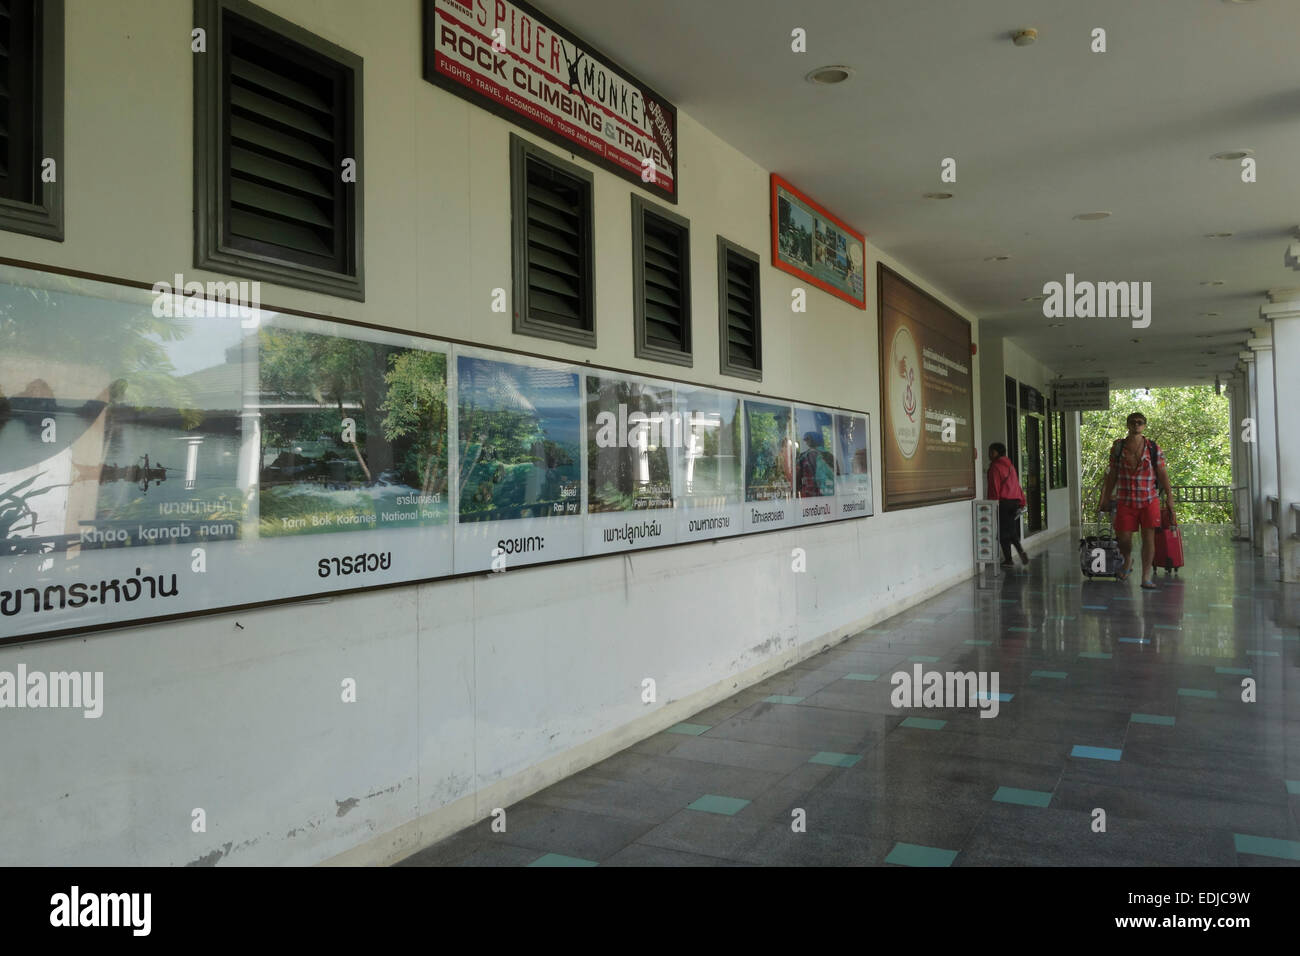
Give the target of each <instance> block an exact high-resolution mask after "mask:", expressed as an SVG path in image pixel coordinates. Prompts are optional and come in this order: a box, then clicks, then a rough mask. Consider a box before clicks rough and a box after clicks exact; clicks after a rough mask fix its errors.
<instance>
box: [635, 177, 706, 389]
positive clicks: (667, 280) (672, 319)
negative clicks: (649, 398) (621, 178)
mask: <svg viewBox="0 0 1300 956" xmlns="http://www.w3.org/2000/svg"><path fill="white" fill-rule="evenodd" d="M690 259H691V246H690V223H688V222H687V221H686V219H684V218H682V217H681V216H679V215H677V214H676V213H672V212H669V211H667V210H664V209H660V208H658V207H657V206H653V205H651V204H650V203H648V202H646V201H645V200H644V199H642V198H641V197H640V196H636V195H634V196H633V197H632V295H633V318H634V321H635V327H636V355H637V357H638V358H648V359H653V360H656V361H660V362H672V363H674V364H677V365H691V364H692V361H693V359H692V356H691V271H690Z"/></svg>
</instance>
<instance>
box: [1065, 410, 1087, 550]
mask: <svg viewBox="0 0 1300 956" xmlns="http://www.w3.org/2000/svg"><path fill="white" fill-rule="evenodd" d="M1080 418H1081V415H1080V413H1079V412H1066V413H1065V421H1066V426H1065V433H1066V434H1067V435H1068V436H1069V440H1068V441H1067V442H1066V443H1065V473H1066V474H1067V475H1069V482H1070V524H1071V525H1073V526H1074V527H1076V528H1077V527H1078V526H1079V525H1080V524H1082V523H1083V522H1084V521H1086V520H1088V519H1087V518H1086V517H1085V516H1084V514H1083V445H1082V444H1081V442H1080V440H1079V426H1080V425H1081V424H1082V422H1081V421H1080Z"/></svg>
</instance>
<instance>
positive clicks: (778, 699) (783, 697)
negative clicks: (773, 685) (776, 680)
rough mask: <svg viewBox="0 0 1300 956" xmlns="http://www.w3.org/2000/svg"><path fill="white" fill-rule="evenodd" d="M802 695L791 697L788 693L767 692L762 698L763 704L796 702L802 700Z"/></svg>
mask: <svg viewBox="0 0 1300 956" xmlns="http://www.w3.org/2000/svg"><path fill="white" fill-rule="evenodd" d="M802 700H803V698H802V697H791V696H790V695H788V694H769V695H768V696H766V697H764V698H763V703H765V704H797V703H799V702H800V701H802Z"/></svg>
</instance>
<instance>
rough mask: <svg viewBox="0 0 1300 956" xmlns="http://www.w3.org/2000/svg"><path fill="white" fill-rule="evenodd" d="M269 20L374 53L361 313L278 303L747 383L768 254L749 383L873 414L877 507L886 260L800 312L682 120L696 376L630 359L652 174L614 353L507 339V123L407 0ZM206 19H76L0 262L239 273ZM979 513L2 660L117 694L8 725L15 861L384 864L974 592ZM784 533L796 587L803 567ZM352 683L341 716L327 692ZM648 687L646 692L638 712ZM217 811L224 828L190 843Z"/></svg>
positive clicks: (214, 827) (101, 12)
mask: <svg viewBox="0 0 1300 956" xmlns="http://www.w3.org/2000/svg"><path fill="white" fill-rule="evenodd" d="M264 5H265V6H266V7H267V8H268V9H271V10H272V11H274V12H276V13H278V14H280V15H281V16H284V17H286V18H288V19H291V20H293V21H295V22H297V23H299V24H301V25H302V26H304V27H305V28H307V29H309V30H311V31H313V32H315V33H317V34H319V35H320V36H323V37H324V38H326V39H328V40H330V41H332V42H334V43H337V44H339V45H340V46H343V47H345V48H347V49H350V50H352V51H354V52H356V53H357V54H359V55H361V56H362V57H363V58H364V61H365V66H364V70H365V74H364V87H365V110H364V116H365V130H364V137H365V139H364V145H365V152H364V156H365V168H364V169H362V171H361V175H362V178H363V182H364V188H365V233H364V241H365V248H366V301H365V302H364V303H356V302H351V301H345V300H341V299H334V298H331V297H329V296H326V295H320V294H315V293H311V292H306V291H301V290H294V289H287V288H281V287H278V286H274V285H272V284H269V283H263V286H262V301H263V303H264V305H265V306H269V307H275V306H282V307H289V308H298V309H304V310H309V311H314V312H318V313H322V314H327V315H335V316H340V317H346V318H351V319H356V320H360V321H364V322H372V323H376V324H380V325H384V326H388V327H393V328H399V329H409V330H414V331H419V332H425V333H432V334H436V335H445V336H449V337H457V338H464V339H469V340H472V341H477V342H482V343H484V344H488V345H505V346H511V347H514V348H520V349H524V350H528V351H533V352H537V353H542V354H548V355H554V356H557V357H561V358H575V359H578V360H590V361H592V362H595V363H600V364H605V365H610V366H616V367H621V368H627V369H633V370H643V371H645V372H649V373H658V374H665V375H669V376H673V377H682V378H690V379H692V380H694V381H697V382H700V383H703V384H715V385H725V386H730V387H740V388H742V389H746V390H752V389H751V386H750V385H749V384H748V383H745V382H742V381H738V380H735V379H725V378H723V377H722V376H721V375H720V374H719V373H718V371H717V369H718V355H717V348H718V345H717V335H716V334H715V331H714V330H715V329H716V328H717V306H716V281H715V276H716V263H715V241H714V236H715V235H716V234H717V233H721V234H723V235H725V236H726V237H727V238H729V239H731V240H733V241H736V242H738V243H740V244H742V245H744V246H746V247H747V248H749V249H752V250H754V251H756V252H758V253H759V254H760V255H761V257H762V260H763V262H764V268H763V269H762V270H761V271H762V282H763V290H762V291H763V320H764V364H765V369H764V380H763V382H762V384H761V385H760V386H758V390H761V391H762V392H764V393H769V394H777V395H782V396H786V397H792V398H796V399H799V400H804V401H808V402H811V403H822V404H831V405H842V406H847V407H852V408H858V409H863V410H866V411H868V412H869V413H870V414H871V415H872V423H873V439H872V464H873V473H874V475H875V478H876V480H875V488H876V490H875V499H876V500H875V507H876V510H877V512H879V509H880V492H879V488H880V480H879V476H880V449H879V435H880V429H879V424H880V417H879V407H878V406H879V395H878V384H877V369H878V358H877V327H876V301H875V283H874V282H873V281H871V274H870V273H868V276H867V278H868V281H867V288H868V297H869V298H868V308H867V310H866V311H865V312H863V311H860V310H858V309H855V308H853V307H851V306H849V305H847V304H845V303H842V302H840V301H839V300H838V299H835V298H833V297H831V296H829V295H826V294H823V293H821V292H819V291H818V290H816V289H809V293H808V294H809V299H808V307H809V311H808V312H807V313H806V314H800V315H792V314H791V313H790V310H789V302H790V290H791V289H792V288H793V287H794V286H795V285H797V284H798V283H797V281H796V280H795V279H794V278H793V277H791V276H788V275H786V274H785V273H782V272H779V271H777V270H776V269H773V268H770V267H768V260H769V254H768V250H769V246H770V242H769V234H768V228H769V227H768V223H769V219H768V173H767V171H766V170H763V169H760V168H759V167H758V166H756V165H755V164H754V163H753V162H751V161H750V160H748V159H747V158H746V157H744V156H743V155H741V154H740V153H739V152H737V151H736V150H734V149H732V148H731V147H729V146H728V145H726V144H725V143H723V142H721V141H719V140H718V139H716V138H715V137H714V136H712V135H711V134H710V133H709V132H708V130H706V129H705V128H703V127H702V126H701V125H700V124H699V123H697V122H695V121H693V120H692V119H691V118H690V117H689V116H688V115H686V114H685V113H679V131H678V141H679V143H680V155H681V160H680V162H681V181H682V195H681V204H680V206H679V207H678V208H677V211H678V212H679V213H681V214H682V215H684V216H686V217H688V218H689V219H690V221H691V238H692V260H693V261H692V266H693V274H694V283H695V295H694V323H695V325H694V329H695V342H696V360H695V367H694V369H692V370H690V371H689V372H683V371H681V370H679V369H676V368H675V367H672V366H659V365H656V364H654V363H651V362H646V361H639V360H637V359H635V358H633V349H632V319H631V309H630V300H631V262H630V257H631V251H630V241H631V240H630V227H629V225H628V222H629V215H630V203H629V199H628V196H629V194H630V192H631V191H632V190H633V188H634V187H633V186H632V185H631V184H629V183H627V182H625V181H623V180H621V179H618V178H616V177H614V176H613V175H611V174H609V173H606V172H604V171H603V170H596V171H595V182H596V186H595V201H596V209H597V221H596V234H597V250H596V301H597V309H598V316H597V323H598V333H599V341H600V347H599V349H596V350H586V349H575V348H573V347H570V346H565V345H562V344H559V343H552V342H547V341H545V340H541V339H531V338H525V337H519V336H513V335H512V334H511V332H510V322H509V317H508V316H502V315H499V314H495V313H492V312H490V311H489V308H488V306H489V300H490V294H491V290H492V289H493V288H495V287H498V286H501V287H504V288H506V289H507V290H509V289H510V287H511V282H510V275H509V261H510V260H509V248H510V246H509V240H510V235H509V208H508V192H509V190H508V186H509V157H508V137H509V134H510V133H511V132H520V131H519V130H517V129H516V128H514V127H512V126H510V125H509V124H507V123H506V122H504V121H502V120H500V119H497V118H496V117H493V116H491V115H490V114H488V113H486V112H484V111H483V110H481V109H478V108H477V107H474V106H471V105H470V104H468V103H467V102H465V101H463V100H460V99H458V98H456V97H454V96H452V95H450V94H448V93H446V92H443V91H442V90H439V89H437V88H435V87H434V86H432V85H431V84H429V83H426V82H425V81H423V80H422V79H421V77H420V39H419V37H420V30H419V24H420V14H419V4H418V3H417V2H416V0H406V2H401V3H397V2H392V3H382V4H358V3H355V2H354V0H317V2H314V3H312V4H303V3H294V2H291V0H273V2H267V3H265V4H264ZM190 21H191V6H190V4H188V3H166V2H158V0H154V2H150V0H115V2H114V3H112V4H101V3H98V2H94V0H68V4H67V55H66V60H67V63H68V77H67V103H66V128H67V134H66V137H67V144H68V145H67V155H66V159H65V163H64V173H65V176H66V180H65V181H66V206H67V222H66V241H65V242H63V243H52V242H45V241H41V240H38V239H35V238H31V237H25V236H17V235H13V234H7V233H0V255H4V256H8V257H13V258H17V259H23V260H28V261H32V262H38V263H41V264H46V265H51V266H58V267H64V268H71V269H77V270H82V271H85V272H90V273H95V274H101V275H109V276H115V277H119V278H126V279H132V280H139V281H144V282H148V283H152V282H154V281H156V280H160V279H170V278H171V277H172V275H173V274H175V273H177V272H181V273H184V274H185V276H186V278H187V279H189V278H197V279H200V280H203V279H208V278H226V277H225V276H222V275H218V274H213V273H200V272H199V271H198V270H194V269H193V268H192V267H191V262H192V261H193V225H192V219H191V210H192V206H193V202H194V197H193V195H192V176H193V169H192V146H191V144H192V90H191V82H192V63H191V55H192V54H191V53H190V52H189V47H188V36H189V30H190V26H191V23H190ZM634 42H635V38H634V37H629V38H628V44H632V43H634ZM608 52H609V54H610V55H611V56H613V57H614V58H616V59H617V58H618V57H619V53H620V51H619V50H618V49H611V50H609V51H608ZM109 78H111V79H109ZM645 79H646V80H647V81H648V82H650V83H651V84H652V85H653V84H654V83H655V81H656V80H657V79H659V78H658V77H655V76H647V77H645ZM521 135H528V134H523V133H521ZM529 138H532V137H529ZM543 145H546V144H543ZM546 148H547V149H551V150H552V151H553V152H554V151H556V150H554V148H553V147H550V146H549V145H546ZM576 161H577V162H579V163H580V164H584V165H586V164H585V163H583V160H582V159H581V157H578V158H577V159H576ZM857 225H859V226H860V227H869V225H870V224H869V223H859V224H857ZM876 258H881V259H883V260H884V261H885V262H886V264H888V265H889V266H891V267H892V268H894V269H896V270H897V271H899V272H900V273H902V274H903V275H905V276H907V277H908V278H910V279H912V280H913V281H915V282H917V283H918V284H920V285H922V286H923V287H925V288H928V289H929V290H930V291H932V292H936V290H934V289H933V287H932V286H928V285H927V284H926V283H925V282H924V281H923V279H922V278H921V277H919V276H916V275H914V274H912V273H910V272H909V270H907V269H905V268H903V267H902V266H901V265H900V264H898V263H896V262H893V261H891V260H889V259H888V258H887V257H883V256H880V255H879V254H878V253H877V251H876V250H874V249H873V248H872V247H870V246H868V247H867V257H866V261H867V263H868V268H873V267H874V262H873V259H876ZM936 294H937V293H936ZM939 297H940V298H944V297H943V296H942V295H941V294H940V295H939ZM944 301H945V302H947V303H948V304H949V305H950V306H952V307H953V308H954V309H956V310H957V311H958V312H960V313H961V314H963V315H965V316H967V317H968V318H969V317H970V313H969V312H967V311H965V310H963V309H962V308H961V307H960V306H959V304H957V303H955V302H953V301H952V300H951V299H944ZM975 377H976V382H975V394H977V395H978V394H979V381H978V379H979V371H978V366H976V369H975ZM996 384H997V387H998V388H999V389H1000V388H1001V382H1000V381H999V382H998V383H996ZM976 441H977V443H979V442H982V438H981V437H979V436H978V435H977V438H976ZM1059 513H1060V512H1058V511H1054V512H1053V514H1059ZM969 514H970V507H969V504H968V503H967V502H960V503H954V504H949V505H941V506H935V507H931V508H924V509H917V510H910V511H903V512H896V513H893V514H888V515H884V514H879V513H878V514H877V515H876V516H875V517H872V518H869V519H866V520H861V521H852V522H847V523H842V524H837V525H830V526H826V527H818V528H809V529H798V530H790V531H782V532H774V533H769V534H765V535H758V536H751V537H745V538H740V539H732V540H726V541H720V542H716V543H705V544H695V545H688V546H681V547H675V548H670V549H665V550H660V551H656V552H653V553H644V554H636V553H633V554H630V555H627V556H623V557H611V558H601V559H593V560H586V561H582V562H578V563H570V564H565V565H559V566H555V567H549V568H538V569H531V570H529V569H521V570H512V571H509V572H507V573H506V574H504V575H498V576H484V577H480V578H473V579H461V580H456V581H448V582H441V583H433V584H427V585H420V586H411V587H406V588H397V589H391V590H385V591H378V592H373V593H369V594H361V595H354V596H346V597H337V598H325V599H320V600H315V601H308V602H301V603H298V604H292V605H285V606H279V607H275V608H269V609H262V610H253V611H247V612H240V613H227V614H219V615H215V616H211V617H205V618H202V619H191V620H187V621H183V622H180V623H170V624H160V625H152V626H143V627H134V628H129V629H122V630H117V631H110V632H106V633H100V634H96V635H93V636H88V637H86V638H77V637H73V638H66V639H59V640H53V641H45V642H40V643H35V644H30V645H17V646H9V647H5V648H0V669H5V670H10V671H13V670H14V669H15V668H16V666H17V665H18V663H20V662H21V663H24V664H26V666H27V667H28V668H29V670H73V669H75V670H92V671H93V670H102V671H103V672H104V674H105V695H106V703H105V708H104V714H103V716H102V717H101V718H99V719H98V720H87V719H84V718H83V717H82V716H81V714H80V712H72V711H53V710H50V711H32V710H24V711H7V712H6V714H5V716H4V720H5V733H4V734H3V735H0V766H3V767H4V768H5V772H4V773H3V774H0V806H3V807H4V809H5V812H4V814H3V815H0V864H59V865H62V864H72V863H76V864H79V865H86V864H92V865H96V864H157V865H178V864H184V863H189V862H203V863H214V862H221V863H234V864H269V863H291V864H310V863H316V862H321V861H325V860H329V859H331V858H334V859H336V860H346V861H349V862H383V861H388V860H392V859H395V858H398V857H400V856H402V855H404V854H406V853H409V852H411V851H413V850H415V849H418V848H419V847H420V846H421V845H423V844H424V843H427V842H428V841H431V840H432V839H435V838H437V837H440V836H442V835H445V834H446V833H448V832H450V831H451V830H452V829H454V828H456V827H459V826H463V825H465V824H468V823H469V822H471V821H472V820H474V819H477V818H479V817H482V816H484V815H486V814H487V813H488V812H489V811H490V810H491V808H492V807H494V806H500V805H506V804H508V803H509V802H510V801H511V800H514V799H518V798H519V797H521V796H523V795H526V794H527V793H529V792H532V791H534V790H536V789H538V788H539V787H541V786H543V785H545V784H546V783H548V782H550V781H552V780H554V779H556V778H557V777H558V776H560V775H563V774H566V773H570V772H573V771H575V770H577V769H579V768H581V767H582V766H585V765H587V764H589V763H591V762H593V761H594V760H596V759H599V758H601V757H603V756H604V755H605V754H607V753H609V752H611V751H612V750H613V749H616V748H618V747H620V746H626V745H627V744H629V743H631V742H633V741H634V740H636V739H638V738H639V737H642V736H645V735H646V734H648V733H650V732H652V731H654V730H657V729H659V728H660V727H662V726H666V725H669V724H671V723H674V722H676V721H677V720H680V719H683V718H684V717H685V716H687V715H689V713H691V712H693V710H695V709H698V708H699V707H702V706H705V705H706V704H707V703H709V702H711V700H712V699H714V698H717V697H719V696H721V695H722V694H724V693H726V692H727V691H728V690H729V688H731V687H732V686H734V685H735V684H737V683H739V682H746V681H753V680H755V679H757V677H758V676H759V675H761V674H762V673H768V672H773V671H776V670H779V669H781V667H783V666H785V665H786V664H788V663H789V662H791V661H793V660H794V659H795V658H796V657H797V656H798V655H800V654H804V653H809V652H812V651H813V650H816V649H818V648H820V647H821V646H822V645H823V644H825V643H827V642H829V641H832V640H835V639H838V638H840V637H842V636H846V635H848V634H850V633H853V632H855V631H856V630H857V629H860V628H861V627H863V626H865V625H868V624H870V623H871V622H873V621H874V620H877V619H880V618H882V617H885V616H887V615H888V614H891V613H894V612H895V611H897V610H899V609H901V608H902V607H904V606H907V605H908V604H911V603H915V602H916V601H918V600H920V599H921V598H922V597H924V596H927V595H928V594H930V593H933V592H935V591H936V590H939V589H942V588H943V587H946V586H949V585H951V584H952V583H955V582H957V581H960V580H962V579H964V578H966V577H969V576H970V574H971V558H970V537H971V535H970V523H969ZM796 546H798V547H803V548H805V549H806V551H807V555H808V570H807V573H805V574H794V573H792V572H791V569H790V551H791V549H792V548H793V547H796ZM346 677H352V678H355V679H356V681H357V684H358V700H357V703H355V704H344V703H342V702H341V701H340V693H339V687H340V682H341V681H342V680H343V679H344V678H346ZM644 677H654V678H655V679H656V681H657V683H658V700H659V702H658V703H657V704H655V705H645V704H642V703H641V697H640V689H641V680H642V679H643V678H644ZM692 695H694V696H692ZM688 698H689V700H688ZM200 807H201V808H203V810H204V811H205V812H206V815H207V831H206V832H205V833H193V832H192V830H191V811H192V810H193V809H194V808H200ZM341 854H346V855H343V856H340V855H341Z"/></svg>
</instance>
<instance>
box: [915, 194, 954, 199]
mask: <svg viewBox="0 0 1300 956" xmlns="http://www.w3.org/2000/svg"><path fill="white" fill-rule="evenodd" d="M921 198H922V199H951V198H952V193H921Z"/></svg>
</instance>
